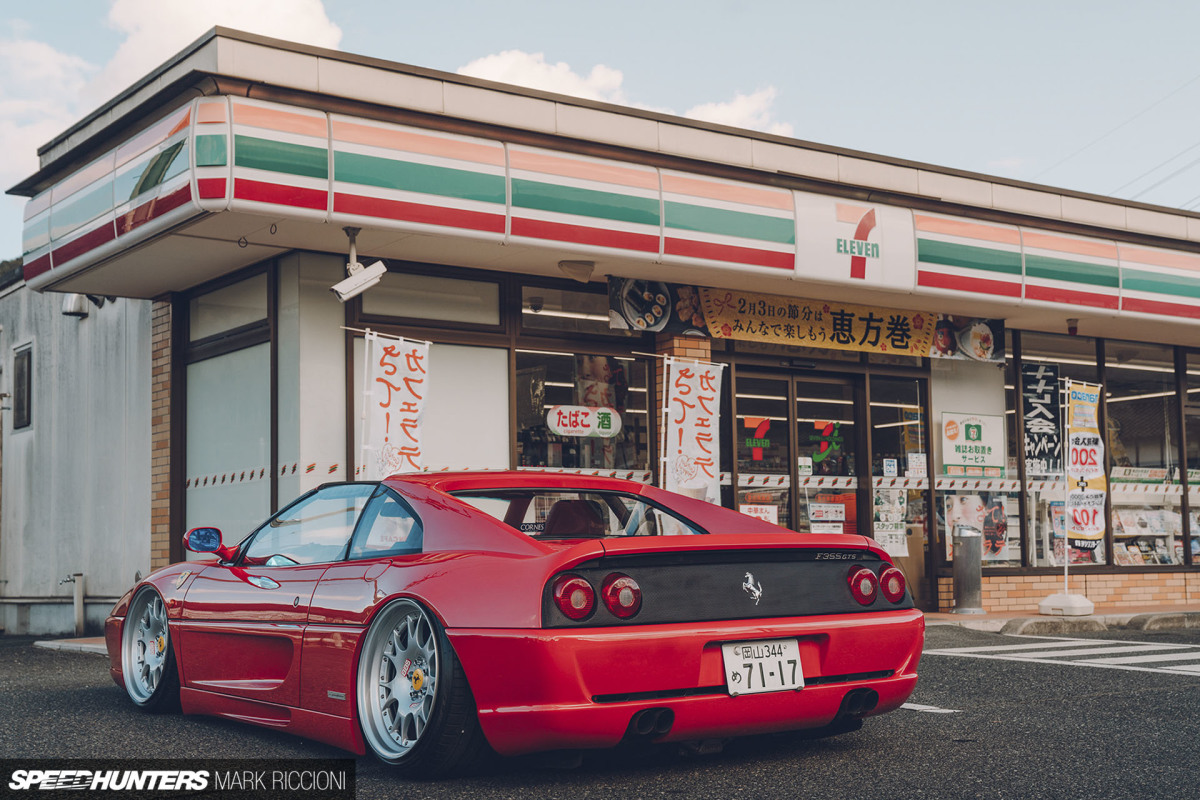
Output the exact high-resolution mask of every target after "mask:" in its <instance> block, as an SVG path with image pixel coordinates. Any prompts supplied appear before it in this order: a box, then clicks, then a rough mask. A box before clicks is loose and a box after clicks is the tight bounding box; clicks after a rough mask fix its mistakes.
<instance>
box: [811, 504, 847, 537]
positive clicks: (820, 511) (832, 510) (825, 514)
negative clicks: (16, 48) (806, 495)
mask: <svg viewBox="0 0 1200 800" xmlns="http://www.w3.org/2000/svg"><path fill="white" fill-rule="evenodd" d="M808 518H809V520H811V521H812V522H834V521H837V522H844V521H845V519H846V507H845V506H844V505H842V504H841V503H809V504H808ZM839 530H840V529H839Z"/></svg>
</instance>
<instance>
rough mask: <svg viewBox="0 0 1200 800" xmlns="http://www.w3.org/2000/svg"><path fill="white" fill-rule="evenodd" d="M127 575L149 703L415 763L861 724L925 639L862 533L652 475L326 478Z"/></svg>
mask: <svg viewBox="0 0 1200 800" xmlns="http://www.w3.org/2000/svg"><path fill="white" fill-rule="evenodd" d="M184 541H185V545H186V547H187V548H188V549H189V550H191V551H193V552H195V553H201V554H204V557H203V558H201V559H199V560H192V561H186V562H181V563H176V564H172V565H170V566H168V567H165V568H163V569H161V570H159V571H157V572H155V573H153V574H152V575H150V576H149V577H147V578H146V579H145V580H143V581H142V582H141V583H139V584H138V585H137V586H135V587H134V588H133V589H131V590H130V591H129V592H128V593H126V595H125V596H124V597H122V598H121V600H120V601H119V602H118V603H117V605H116V607H115V608H114V609H113V611H112V614H111V616H109V618H108V620H107V622H106V625H105V637H106V641H107V646H108V653H109V658H110V661H111V672H112V676H113V679H114V680H115V681H116V682H117V684H118V685H119V686H121V687H123V688H124V689H125V691H126V692H127V693H128V695H129V697H130V699H131V700H132V701H133V702H134V704H135V705H137V706H139V707H141V708H142V709H145V710H147V711H161V710H167V709H176V708H181V709H182V710H183V712H184V713H188V714H212V715H217V716H222V717H228V718H230V719H236V720H242V721H244V722H250V723H253V724H256V725H263V726H266V727H271V728H278V729H281V730H286V731H289V732H291V733H295V734H298V735H300V736H305V737H309V738H312V739H316V740H320V741H323V742H328V743H330V744H333V745H336V746H338V747H341V748H345V749H346V750H349V751H352V752H354V753H358V754H365V753H366V752H368V751H370V752H372V753H374V754H375V755H376V756H378V757H379V758H380V759H382V760H383V761H385V762H388V763H391V764H394V765H396V767H397V768H398V769H399V770H401V771H403V772H405V773H408V774H413V775H430V774H439V773H446V772H449V771H452V770H455V769H458V768H460V767H462V766H465V765H468V764H470V763H471V762H472V761H474V760H475V759H476V758H477V757H479V756H480V755H482V754H483V753H485V752H486V749H487V748H488V747H490V748H491V749H492V750H494V751H496V752H497V753H500V754H501V755H517V754H522V753H532V752H538V751H547V750H563V749H585V748H603V747H611V746H614V745H616V744H618V743H620V742H622V741H623V740H644V741H647V742H689V741H696V740H712V739H725V738H729V737H734V736H740V735H748V734H758V733H767V732H774V731H785V730H794V729H802V728H818V729H822V731H823V732H842V731H849V730H855V729H857V728H858V727H859V726H861V724H862V719H863V718H864V717H869V716H873V715H876V714H882V713H884V712H887V711H891V710H893V709H896V708H898V707H899V706H900V705H901V704H902V703H903V702H904V701H905V700H906V699H907V698H908V696H909V695H910V694H911V693H912V691H913V688H914V686H915V685H916V681H917V672H916V669H917V663H918V661H919V659H920V654H921V645H922V640H923V636H924V619H923V617H922V615H921V612H920V611H918V610H916V609H915V608H914V607H913V602H912V597H911V596H910V594H909V593H908V590H907V587H906V584H905V579H904V575H903V574H902V573H901V572H900V570H899V569H897V568H896V567H894V566H893V565H892V563H891V560H890V559H889V558H888V556H887V554H886V553H885V552H884V551H883V550H882V549H881V548H880V547H879V546H878V545H877V544H876V543H875V542H873V541H871V540H870V539H867V538H865V537H862V536H856V535H838V534H828V535H818V534H800V533H795V532H792V531H788V530H785V529H783V528H780V527H778V526H775V525H771V524H769V523H767V522H764V521H761V520H757V519H754V518H751V517H748V516H745V515H742V514H739V513H736V512H734V511H730V510H728V509H724V508H720V507H718V506H714V505H711V504H709V503H705V502H702V501H699V500H694V499H691V498H688V497H683V496H681V495H677V494H673V493H670V492H665V491H662V490H660V489H657V488H655V487H652V486H646V485H642V484H639V483H633V482H629V481H623V480H617V479H612V478H599V477H590V476H580V475H567V474H557V473H538V472H476V473H422V474H413V475H399V476H394V477H391V478H388V479H386V480H384V481H382V482H378V483H335V484H327V485H324V486H321V487H320V488H318V489H315V490H313V491H311V492H309V493H307V494H305V495H303V496H302V497H300V498H299V499H298V500H296V501H295V502H294V503H292V504H291V505H289V506H287V507H286V508H284V509H283V511H281V512H279V513H278V514H276V515H275V516H274V517H272V518H271V519H270V520H268V521H267V522H265V523H264V524H263V525H262V526H261V527H259V528H258V529H257V530H255V531H254V532H253V533H251V534H250V535H249V536H247V537H246V538H245V539H244V540H243V541H242V542H241V543H240V544H237V545H230V544H225V543H223V541H222V538H221V532H220V531H219V530H217V529H215V528H196V529H193V530H191V531H189V532H188V533H187V534H186V536H185V540H184Z"/></svg>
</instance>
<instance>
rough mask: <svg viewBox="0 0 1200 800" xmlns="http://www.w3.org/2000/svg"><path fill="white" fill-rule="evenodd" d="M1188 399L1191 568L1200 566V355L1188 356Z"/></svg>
mask: <svg viewBox="0 0 1200 800" xmlns="http://www.w3.org/2000/svg"><path fill="white" fill-rule="evenodd" d="M1186 363H1187V380H1186V382H1185V387H1186V391H1187V395H1186V397H1185V400H1184V404H1183V419H1184V425H1185V430H1184V440H1185V441H1186V442H1187V459H1186V466H1187V484H1188V509H1189V513H1188V522H1190V523H1191V525H1190V528H1191V547H1190V548H1189V549H1190V551H1191V557H1192V564H1193V566H1194V565H1197V564H1200V353H1189V354H1188V356H1187V362H1186Z"/></svg>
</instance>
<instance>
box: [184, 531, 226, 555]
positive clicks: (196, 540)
mask: <svg viewBox="0 0 1200 800" xmlns="http://www.w3.org/2000/svg"><path fill="white" fill-rule="evenodd" d="M183 546H184V547H186V548H187V549H188V550H191V551H192V552H193V553H213V554H215V555H216V556H217V557H218V558H220V559H221V560H222V561H228V560H229V559H230V558H232V557H233V556H234V555H235V554H236V553H237V550H236V549H234V548H231V547H225V546H224V545H222V544H221V529H220V528H192V529H191V530H190V531H188V532H187V533H185V534H184V535H183Z"/></svg>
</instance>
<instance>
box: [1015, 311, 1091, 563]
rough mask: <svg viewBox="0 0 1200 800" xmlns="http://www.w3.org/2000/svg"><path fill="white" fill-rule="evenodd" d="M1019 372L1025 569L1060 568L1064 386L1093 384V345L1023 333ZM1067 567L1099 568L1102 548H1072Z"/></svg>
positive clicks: (1063, 545)
mask: <svg viewBox="0 0 1200 800" xmlns="http://www.w3.org/2000/svg"><path fill="white" fill-rule="evenodd" d="M1020 350H1021V369H1020V376H1019V377H1017V376H1012V377H1015V378H1016V379H1017V380H1018V381H1019V383H1018V384H1013V385H1014V387H1016V388H1015V391H1017V392H1019V393H1020V395H1021V406H1020V408H1021V415H1022V423H1023V428H1024V432H1025V435H1024V441H1023V442H1022V444H1021V452H1022V453H1023V456H1024V459H1025V479H1026V486H1025V488H1026V505H1025V513H1026V517H1027V520H1026V522H1027V528H1028V531H1029V538H1028V540H1027V542H1026V547H1027V548H1028V549H1027V556H1028V559H1029V564H1030V566H1035V567H1061V566H1063V558H1064V554H1065V553H1066V551H1067V549H1066V548H1067V543H1066V500H1067V479H1066V473H1065V458H1066V441H1067V437H1066V432H1065V430H1064V427H1063V426H1064V424H1065V421H1064V409H1065V401H1064V392H1065V389H1064V385H1063V384H1064V381H1065V380H1066V379H1068V378H1070V379H1072V380H1075V381H1082V382H1086V383H1098V382H1099V373H1098V370H1097V368H1096V340H1095V339H1090V338H1087V337H1083V336H1055V335H1052V334H1046V333H1032V332H1029V331H1022V332H1021V334H1020ZM1070 558H1071V563H1072V564H1093V563H1104V561H1105V553H1104V543H1103V542H1101V543H1100V545H1099V546H1098V547H1097V548H1096V549H1095V550H1094V551H1088V550H1078V549H1076V548H1071V551H1070Z"/></svg>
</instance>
